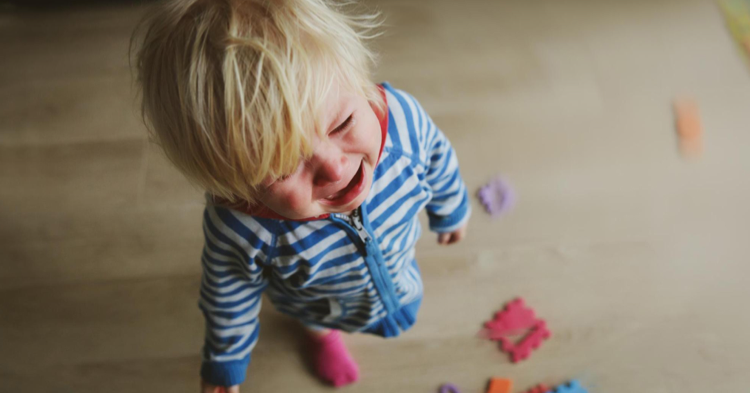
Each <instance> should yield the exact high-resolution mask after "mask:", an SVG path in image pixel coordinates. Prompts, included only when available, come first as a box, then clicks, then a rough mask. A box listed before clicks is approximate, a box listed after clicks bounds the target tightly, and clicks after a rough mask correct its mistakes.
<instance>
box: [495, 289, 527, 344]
mask: <svg viewBox="0 0 750 393" xmlns="http://www.w3.org/2000/svg"><path fill="white" fill-rule="evenodd" d="M536 322H537V320H536V315H534V310H533V309H531V308H529V307H526V304H525V303H524V301H523V299H522V298H520V297H519V298H516V299H514V300H513V301H511V302H510V303H508V304H507V305H506V306H505V308H503V309H502V310H501V311H498V312H497V313H496V314H495V318H494V319H493V320H491V321H489V322H485V324H484V327H485V328H487V329H488V330H489V331H488V332H487V333H486V335H487V337H488V338H489V339H490V340H499V339H501V338H502V337H505V336H508V335H513V334H521V333H523V331H524V330H526V329H529V328H531V327H533V326H534V325H535V324H536Z"/></svg>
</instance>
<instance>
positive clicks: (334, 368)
mask: <svg viewBox="0 0 750 393" xmlns="http://www.w3.org/2000/svg"><path fill="white" fill-rule="evenodd" d="M313 341H314V343H313V344H314V345H315V348H314V353H313V356H314V358H315V369H316V371H317V372H318V376H319V377H320V378H322V379H323V380H324V381H326V382H328V383H330V384H332V385H333V386H336V387H340V386H345V385H349V384H351V383H354V382H356V381H357V380H358V379H359V366H357V363H356V362H355V361H354V358H352V355H351V354H349V351H348V350H347V349H346V345H344V340H343V338H342V337H341V333H340V332H339V331H338V330H325V331H321V332H317V333H314V334H313Z"/></svg>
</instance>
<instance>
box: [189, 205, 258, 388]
mask: <svg viewBox="0 0 750 393" xmlns="http://www.w3.org/2000/svg"><path fill="white" fill-rule="evenodd" d="M247 224H248V223H243V222H242V221H241V220H240V219H238V218H237V217H235V215H234V214H233V213H232V211H230V210H228V209H224V208H220V207H215V206H208V207H207V208H206V210H205V213H204V217H203V232H204V235H205V246H204V249H203V255H202V257H201V262H202V266H203V275H202V281H201V288H200V301H199V307H200V309H201V310H202V311H203V315H204V317H205V322H206V337H205V342H204V346H203V363H202V366H201V377H202V378H203V380H204V381H206V382H208V383H210V384H213V385H217V386H233V385H237V384H239V383H241V382H242V381H244V380H245V374H246V370H247V366H248V364H249V363H250V353H251V351H252V350H253V348H254V347H255V344H256V342H257V341H258V330H259V329H258V328H259V324H258V313H259V312H260V306H261V294H262V292H263V290H264V289H265V288H266V286H267V285H268V282H267V279H266V278H265V277H264V275H263V266H264V260H265V259H266V257H267V256H266V252H267V251H268V250H269V249H270V244H272V242H268V243H266V242H265V241H264V239H263V237H264V236H262V234H258V233H256V232H255V231H252V230H250V228H249V227H248V225H247ZM256 224H257V223H256Z"/></svg>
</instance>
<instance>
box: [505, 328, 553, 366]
mask: <svg viewBox="0 0 750 393" xmlns="http://www.w3.org/2000/svg"><path fill="white" fill-rule="evenodd" d="M550 335H551V333H550V331H549V329H547V324H546V323H545V322H544V321H542V320H540V321H539V322H537V324H536V325H535V326H534V327H533V328H532V329H531V331H530V332H529V333H528V334H527V335H526V336H524V338H522V339H521V341H519V342H518V343H516V344H513V343H512V342H511V341H510V340H509V339H508V338H506V337H501V338H500V344H501V348H502V349H503V351H504V352H508V353H510V360H511V361H512V362H513V363H517V362H520V361H521V360H524V359H526V358H528V357H529V355H531V351H533V350H534V349H537V348H539V346H540V345H542V342H544V340H546V339H548V338H549V337H550Z"/></svg>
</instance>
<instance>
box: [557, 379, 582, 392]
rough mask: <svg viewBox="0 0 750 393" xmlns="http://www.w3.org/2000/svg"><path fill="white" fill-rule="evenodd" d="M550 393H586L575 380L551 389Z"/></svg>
mask: <svg viewBox="0 0 750 393" xmlns="http://www.w3.org/2000/svg"><path fill="white" fill-rule="evenodd" d="M552 393H588V391H586V389H584V388H583V386H581V384H580V383H578V381H576V380H572V381H570V382H568V383H564V384H562V385H560V386H557V387H556V388H554V389H552Z"/></svg>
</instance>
